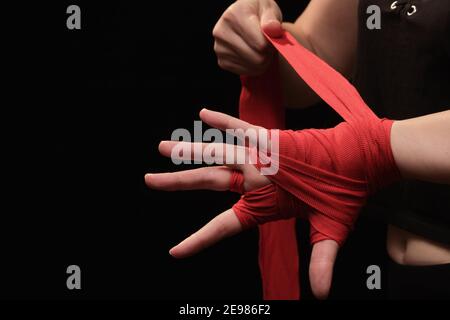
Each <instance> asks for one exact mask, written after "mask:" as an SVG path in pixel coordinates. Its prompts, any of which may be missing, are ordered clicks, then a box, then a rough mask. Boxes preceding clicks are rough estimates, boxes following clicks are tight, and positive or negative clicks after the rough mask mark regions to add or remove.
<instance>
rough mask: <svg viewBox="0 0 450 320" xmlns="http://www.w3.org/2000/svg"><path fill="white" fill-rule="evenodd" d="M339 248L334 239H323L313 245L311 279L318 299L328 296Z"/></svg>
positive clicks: (310, 267) (310, 264) (310, 266)
mask: <svg viewBox="0 0 450 320" xmlns="http://www.w3.org/2000/svg"><path fill="white" fill-rule="evenodd" d="M338 250H339V246H338V244H337V242H336V241H334V240H323V241H320V242H317V243H316V244H314V246H313V249H312V253H311V261H310V263H309V281H310V283H311V289H312V292H313V294H314V296H315V297H316V298H317V299H326V298H327V297H328V294H329V292H330V287H331V280H332V279H333V267H334V262H335V261H336V255H337V252H338Z"/></svg>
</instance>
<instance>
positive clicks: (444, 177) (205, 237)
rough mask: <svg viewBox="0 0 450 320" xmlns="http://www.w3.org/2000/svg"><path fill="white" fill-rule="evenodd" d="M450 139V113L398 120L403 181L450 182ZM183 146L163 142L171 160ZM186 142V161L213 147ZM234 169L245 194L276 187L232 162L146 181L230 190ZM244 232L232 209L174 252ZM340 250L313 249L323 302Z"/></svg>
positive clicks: (329, 245)
mask: <svg viewBox="0 0 450 320" xmlns="http://www.w3.org/2000/svg"><path fill="white" fill-rule="evenodd" d="M200 118H201V120H202V121H204V122H205V123H207V124H208V125H210V126H211V127H215V128H218V129H221V130H224V129H243V130H247V129H249V128H254V129H257V130H266V129H264V128H261V127H257V126H253V125H252V124H249V123H247V122H245V121H242V120H240V119H237V118H234V117H231V116H229V115H226V114H223V113H220V112H215V111H210V110H206V109H203V110H202V111H201V112H200ZM449 136H450V111H445V112H441V113H437V114H432V115H428V116H424V117H419V118H414V119H409V120H403V121H397V122H395V123H394V125H393V127H392V130H391V144H392V151H393V154H394V158H395V161H396V163H397V166H398V167H399V169H400V172H401V173H402V175H403V177H404V178H420V179H422V180H426V181H433V182H436V181H439V182H440V183H446V184H450V163H449V160H448V159H450V157H449V154H450V139H446V137H449ZM178 143H179V142H178V141H162V142H161V143H160V145H159V151H160V153H161V154H162V155H164V156H166V157H171V155H172V149H173V148H174V147H175V146H176V145H177V144H178ZM182 143H186V142H182ZM187 144H189V145H191V148H190V150H192V152H191V153H190V154H187V155H185V154H183V155H181V156H180V157H182V158H183V159H184V158H186V157H187V158H191V159H192V158H193V157H194V156H195V152H199V151H197V150H199V148H195V147H194V145H195V144H199V145H201V148H200V152H202V150H204V149H205V148H207V147H208V146H209V145H210V144H207V143H187ZM430 145H431V146H430ZM433 146H434V147H433ZM235 148H237V147H235ZM240 148H243V147H240ZM216 150H219V151H218V153H216V156H220V157H221V158H222V159H225V157H226V150H227V149H226V148H225V147H224V146H223V145H222V147H221V148H218V149H216ZM411 152H413V153H414V154H415V156H414V157H411ZM235 154H236V152H235ZM232 170H240V171H242V173H243V174H244V180H245V183H244V188H245V190H246V191H250V190H254V189H256V188H260V187H262V186H264V185H267V184H269V183H271V182H270V180H268V179H267V178H266V177H264V176H262V175H261V174H260V173H259V172H258V170H257V169H256V168H255V167H254V166H253V165H251V164H239V165H237V164H229V165H225V166H217V167H206V168H200V169H194V170H185V171H179V172H172V173H157V174H147V175H146V176H145V182H146V184H147V185H148V186H149V187H150V188H153V189H159V190H166V191H173V190H195V189H209V190H216V191H226V190H229V184H230V178H231V173H232ZM241 231H242V227H241V225H240V222H239V221H238V219H237V217H236V215H235V214H234V212H233V210H232V209H228V210H226V211H224V212H222V213H221V214H219V215H218V216H217V217H215V218H214V219H213V220H211V221H210V222H209V223H208V224H206V225H205V226H204V227H203V228H201V229H200V230H199V231H197V232H195V233H194V234H192V235H191V236H190V237H188V238H187V239H185V240H184V241H182V242H181V243H179V244H178V245H176V246H175V247H173V248H172V249H171V250H170V254H171V255H172V256H174V257H176V258H185V257H188V256H191V255H193V254H196V253H198V252H200V251H201V250H203V249H205V248H207V247H209V246H211V245H213V244H215V243H216V242H218V241H220V240H222V239H224V238H226V237H229V236H232V235H235V234H236V233H239V232H241ZM337 252H338V245H337V243H336V242H335V241H333V240H325V241H321V242H318V243H316V244H315V245H314V246H313V250H312V255H311V261H310V269H309V275H310V282H311V288H312V290H313V293H314V294H315V296H316V297H318V298H321V299H323V298H326V297H327V295H328V292H329V290H330V285H331V279H332V275H333V265H334V262H335V259H336V255H337Z"/></svg>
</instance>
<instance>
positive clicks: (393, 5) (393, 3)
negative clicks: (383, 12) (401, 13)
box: [391, 1, 398, 10]
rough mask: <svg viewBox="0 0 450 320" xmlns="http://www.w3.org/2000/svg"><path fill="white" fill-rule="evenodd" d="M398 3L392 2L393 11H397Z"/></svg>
mask: <svg viewBox="0 0 450 320" xmlns="http://www.w3.org/2000/svg"><path fill="white" fill-rule="evenodd" d="M397 3H398V1H394V2H392V4H391V10H395V9H397Z"/></svg>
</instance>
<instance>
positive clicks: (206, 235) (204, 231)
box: [169, 209, 242, 258]
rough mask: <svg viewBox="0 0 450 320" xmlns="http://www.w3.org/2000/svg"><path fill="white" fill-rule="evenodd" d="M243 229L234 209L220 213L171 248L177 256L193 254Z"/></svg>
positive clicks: (182, 256) (183, 256) (171, 251)
mask: <svg viewBox="0 0 450 320" xmlns="http://www.w3.org/2000/svg"><path fill="white" fill-rule="evenodd" d="M241 231H242V226H241V224H240V222H239V220H238V218H237V217H236V214H235V213H234V211H233V210H232V209H228V210H226V211H225V212H223V213H221V214H219V215H218V216H216V217H215V218H214V219H212V220H211V221H210V222H208V223H207V224H206V225H205V226H204V227H203V228H201V229H200V230H198V231H197V232H196V233H194V234H192V235H191V236H190V237H188V238H186V239H185V240H183V241H182V242H181V243H179V244H178V245H176V246H175V247H173V248H172V249H170V251H169V253H170V254H171V255H172V256H173V257H175V258H186V257H189V256H192V255H194V254H196V253H198V252H200V251H202V250H204V249H206V248H208V247H210V246H212V245H213V244H215V243H217V242H218V241H220V240H222V239H224V238H226V237H229V236H232V235H234V234H236V233H238V232H241Z"/></svg>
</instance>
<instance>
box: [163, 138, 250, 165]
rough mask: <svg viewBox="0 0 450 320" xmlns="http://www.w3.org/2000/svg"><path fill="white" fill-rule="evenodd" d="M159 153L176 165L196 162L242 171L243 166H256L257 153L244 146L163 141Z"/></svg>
mask: <svg viewBox="0 0 450 320" xmlns="http://www.w3.org/2000/svg"><path fill="white" fill-rule="evenodd" d="M158 148H159V152H160V153H161V154H162V155H163V156H166V157H170V158H171V159H172V161H175V163H178V161H180V163H181V162H182V161H190V160H194V161H196V162H198V163H201V162H204V163H206V164H224V165H226V166H228V167H232V168H234V169H240V170H242V166H241V165H243V164H255V163H256V161H257V158H256V154H255V152H252V151H251V150H249V149H248V148H245V147H242V146H235V145H232V144H225V143H202V142H184V141H161V143H160V144H159V147H158Z"/></svg>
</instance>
